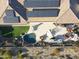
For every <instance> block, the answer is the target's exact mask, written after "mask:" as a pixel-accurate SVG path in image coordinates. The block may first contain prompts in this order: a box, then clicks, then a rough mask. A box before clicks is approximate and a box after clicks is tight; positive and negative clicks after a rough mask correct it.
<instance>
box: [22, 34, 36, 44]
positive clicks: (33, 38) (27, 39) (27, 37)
mask: <svg viewBox="0 0 79 59" xmlns="http://www.w3.org/2000/svg"><path fill="white" fill-rule="evenodd" d="M23 39H24V41H25V42H27V43H35V42H36V35H35V33H30V34H25V35H24V37H23Z"/></svg>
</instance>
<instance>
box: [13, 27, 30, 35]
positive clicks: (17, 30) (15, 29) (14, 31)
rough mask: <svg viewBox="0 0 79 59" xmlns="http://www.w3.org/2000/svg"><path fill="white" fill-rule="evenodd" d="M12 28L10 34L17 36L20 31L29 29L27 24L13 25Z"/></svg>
mask: <svg viewBox="0 0 79 59" xmlns="http://www.w3.org/2000/svg"><path fill="white" fill-rule="evenodd" d="M13 28H14V30H13V31H12V34H13V35H14V36H19V35H20V34H22V33H25V32H27V31H28V30H29V26H20V27H13Z"/></svg>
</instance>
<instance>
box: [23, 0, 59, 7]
mask: <svg viewBox="0 0 79 59" xmlns="http://www.w3.org/2000/svg"><path fill="white" fill-rule="evenodd" d="M24 6H25V7H59V6H60V0H25V2H24Z"/></svg>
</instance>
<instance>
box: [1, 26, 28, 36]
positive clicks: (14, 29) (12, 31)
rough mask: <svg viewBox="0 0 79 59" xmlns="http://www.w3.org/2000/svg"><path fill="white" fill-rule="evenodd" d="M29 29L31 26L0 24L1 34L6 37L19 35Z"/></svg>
mask: <svg viewBox="0 0 79 59" xmlns="http://www.w3.org/2000/svg"><path fill="white" fill-rule="evenodd" d="M28 30H29V26H0V34H1V35H2V36H4V37H18V36H20V35H21V34H23V33H25V32H27V31H28Z"/></svg>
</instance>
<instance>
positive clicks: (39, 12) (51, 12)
mask: <svg viewBox="0 0 79 59" xmlns="http://www.w3.org/2000/svg"><path fill="white" fill-rule="evenodd" d="M58 14H59V9H34V10H33V11H29V12H28V13H27V16H28V17H57V16H58Z"/></svg>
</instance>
